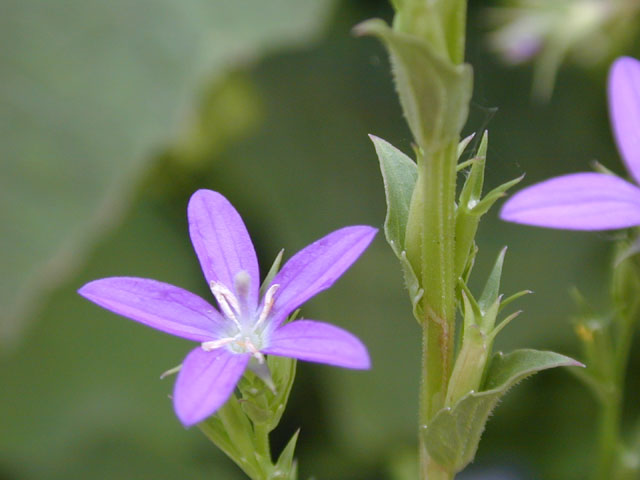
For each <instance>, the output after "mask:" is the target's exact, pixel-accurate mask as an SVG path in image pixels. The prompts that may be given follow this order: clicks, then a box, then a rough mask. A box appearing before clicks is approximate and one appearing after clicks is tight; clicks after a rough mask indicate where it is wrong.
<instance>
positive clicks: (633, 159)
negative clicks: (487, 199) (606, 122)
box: [500, 57, 640, 230]
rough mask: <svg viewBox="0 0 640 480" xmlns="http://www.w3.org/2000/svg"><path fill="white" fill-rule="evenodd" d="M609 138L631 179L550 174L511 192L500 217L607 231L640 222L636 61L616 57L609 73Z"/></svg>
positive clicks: (639, 74)
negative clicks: (611, 130) (615, 145)
mask: <svg viewBox="0 0 640 480" xmlns="http://www.w3.org/2000/svg"><path fill="white" fill-rule="evenodd" d="M608 92H609V111H610V115H611V124H612V128H613V133H614V137H615V140H616V143H617V145H618V150H619V151H620V155H621V156H622V159H623V160H624V163H625V165H626V167H627V170H628V172H629V174H630V175H631V177H632V178H633V180H634V181H635V183H636V184H635V185H634V184H633V183H630V182H627V181H626V180H623V179H621V178H619V177H617V176H614V175H610V174H606V173H575V174H571V175H563V176H561V177H556V178H552V179H550V180H546V181H544V182H541V183H538V184H536V185H532V186H531V187H528V188H525V189H524V190H522V191H520V192H518V193H516V194H515V195H514V196H513V197H511V198H510V199H509V200H508V201H507V202H506V203H505V205H504V206H503V207H502V211H501V212H500V217H501V218H502V219H503V220H507V221H509V222H515V223H524V224H527V225H536V226H539V227H548V228H561V229H568V230H612V229H618V228H627V227H635V226H639V225H640V187H638V185H640V62H639V61H638V60H635V59H633V58H629V57H622V58H619V59H617V60H616V61H615V62H614V64H613V66H612V67H611V71H610V73H609V90H608Z"/></svg>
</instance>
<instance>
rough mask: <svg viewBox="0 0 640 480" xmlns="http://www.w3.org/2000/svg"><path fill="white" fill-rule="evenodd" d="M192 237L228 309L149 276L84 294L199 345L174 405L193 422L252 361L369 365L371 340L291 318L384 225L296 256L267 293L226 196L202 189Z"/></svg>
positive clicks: (96, 285) (326, 240)
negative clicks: (271, 358) (366, 341)
mask: <svg viewBox="0 0 640 480" xmlns="http://www.w3.org/2000/svg"><path fill="white" fill-rule="evenodd" d="M188 217H189V233H190V235H191V242H192V243H193V247H194V249H195V251H196V255H197V256H198V260H199V261H200V265H201V266H202V270H203V272H204V276H205V278H206V280H207V282H209V286H210V288H211V291H212V292H213V295H214V297H215V299H216V301H217V304H218V307H219V310H218V309H216V308H214V307H213V306H211V305H210V304H209V303H208V302H207V301H205V300H203V299H202V298H200V297H199V296H197V295H194V294H193V293H190V292H187V291H186V290H183V289H181V288H178V287H175V286H173V285H169V284H166V283H162V282H158V281H156V280H150V279H146V278H131V277H113V278H104V279H102V280H95V281H93V282H90V283H88V284H86V285H85V286H84V287H82V288H81V289H80V290H79V293H80V295H82V296H84V297H86V298H87V299H89V300H91V301H92V302H95V303H97V304H98V305H100V306H101V307H104V308H106V309H107V310H111V311H112V312H115V313H118V314H120V315H123V316H125V317H128V318H130V319H132V320H135V321H137V322H140V323H143V324H145V325H148V326H150V327H152V328H155V329H157V330H161V331H163V332H166V333H170V334H172V335H176V336H178V337H183V338H186V339H189V340H194V341H196V342H200V345H199V346H198V347H196V348H195V349H194V350H192V351H191V352H190V353H189V354H188V355H187V357H186V358H185V359H184V362H183V363H182V368H181V369H180V373H179V374H178V378H177V380H176V383H175V387H174V394H173V401H174V406H175V411H176V414H177V416H178V418H179V419H180V421H181V422H182V423H183V424H184V425H185V426H190V425H194V424H196V423H198V422H200V421H202V420H204V419H205V418H207V417H208V416H210V415H212V414H213V413H214V412H215V411H216V410H217V409H218V408H220V407H221V406H222V405H223V404H224V403H225V402H226V401H227V399H228V398H229V396H230V395H231V394H232V393H233V390H234V388H235V386H236V384H237V383H238V381H239V380H240V378H241V377H242V375H243V373H244V371H245V369H246V368H247V366H248V364H249V361H250V360H251V359H252V358H254V359H256V360H257V361H258V362H264V354H267V355H280V356H285V357H292V358H297V359H300V360H307V361H311V362H320V363H327V364H330V365H336V366H339V367H345V368H353V369H367V368H369V366H370V361H369V355H368V353H367V349H366V348H365V346H364V345H363V344H362V343H361V342H360V340H358V339H357V338H356V337H355V336H353V335H352V334H350V333H348V332H346V331H344V330H342V329H340V328H338V327H334V326H332V325H329V324H326V323H321V322H316V321H312V320H297V321H294V322H290V323H284V324H283V322H284V321H285V320H286V319H287V317H288V316H289V315H290V314H291V313H292V312H293V311H294V310H295V309H296V308H297V307H298V306H300V305H301V304H302V303H303V302H305V301H307V300H308V299H309V298H311V297H312V296H314V295H315V294H317V293H319V292H320V291H322V290H324V289H326V288H328V287H330V286H331V285H332V284H333V283H334V282H335V281H336V280H337V279H338V278H339V277H340V276H341V275H342V274H343V273H344V272H345V271H346V270H347V269H348V268H349V267H350V266H351V264H352V263H353V262H354V261H355V260H356V259H357V258H358V257H359V256H360V254H362V252H363V251H364V250H365V249H366V248H367V247H368V245H369V243H370V242H371V241H372V240H373V237H374V236H375V234H376V231H377V230H376V229H375V228H372V227H367V226H352V227H345V228H342V229H340V230H337V231H335V232H333V233H330V234H329V235H327V236H325V237H323V238H321V239H320V240H317V241H316V242H314V243H312V244H311V245H309V246H307V247H306V248H304V249H303V250H301V251H300V252H298V253H297V254H296V255H294V256H293V257H292V258H291V259H290V260H289V261H288V262H287V263H286V264H285V265H284V266H283V267H282V269H281V270H280V272H278V273H277V274H276V275H275V277H274V278H273V281H272V282H271V285H270V286H269V287H268V289H267V290H266V292H265V294H264V298H262V299H260V298H259V287H260V276H259V271H258V261H257V258H256V253H255V250H254V248H253V244H252V243H251V239H250V238H249V234H248V233H247V229H246V227H245V225H244V223H243V222H242V219H241V218H240V215H239V214H238V212H237V211H236V210H235V209H234V208H233V206H232V205H231V204H230V203H229V201H228V200H227V199H226V198H224V197H223V196H222V195H220V194H219V193H217V192H213V191H211V190H199V191H197V192H196V193H194V194H193V196H192V197H191V200H190V201H189V207H188Z"/></svg>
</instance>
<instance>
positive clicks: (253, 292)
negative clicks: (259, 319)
mask: <svg viewBox="0 0 640 480" xmlns="http://www.w3.org/2000/svg"><path fill="white" fill-rule="evenodd" d="M187 212H188V217H189V234H190V235H191V243H193V248H194V249H195V251H196V255H197V256H198V260H200V265H201V266H202V271H203V273H204V276H205V278H206V279H207V282H209V283H211V282H212V281H216V282H221V283H223V284H224V285H226V286H227V287H228V288H229V289H231V291H235V288H234V281H233V280H234V277H235V276H236V274H237V273H238V272H240V271H241V270H244V271H246V272H247V273H248V274H249V276H250V277H251V287H250V292H249V302H250V307H251V308H252V309H255V307H256V305H257V302H258V290H259V288H260V272H259V271H258V260H257V258H256V252H255V250H254V249H253V244H252V243H251V238H250V237H249V233H248V232H247V228H246V227H245V225H244V223H243V222H242V218H241V217H240V215H239V214H238V212H237V211H236V209H235V208H233V205H231V203H229V201H228V200H227V199H226V198H224V197H223V196H222V195H220V194H219V193H218V192H214V191H212V190H198V191H197V192H195V193H194V194H193V195H192V196H191V200H189V206H188V208H187ZM236 293H237V292H236Z"/></svg>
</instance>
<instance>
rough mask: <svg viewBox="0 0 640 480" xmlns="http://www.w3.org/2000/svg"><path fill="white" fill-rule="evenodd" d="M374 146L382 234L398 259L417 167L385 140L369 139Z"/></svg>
mask: <svg viewBox="0 0 640 480" xmlns="http://www.w3.org/2000/svg"><path fill="white" fill-rule="evenodd" d="M369 138H371V141H372V142H373V145H374V146H375V149H376V153H377V154H378V160H379V161H380V171H381V172H382V181H383V182H384V193H385V196H386V198H387V216H386V218H385V220H384V233H385V236H386V237H387V242H389V245H391V248H392V249H393V251H394V253H395V254H396V256H397V257H398V258H400V257H401V255H402V252H403V251H404V249H405V247H404V238H405V233H406V230H407V218H408V216H409V205H410V203H411V195H412V194H413V189H414V187H415V185H416V179H417V178H418V167H417V165H416V163H415V162H414V161H413V160H411V159H410V158H409V157H408V156H407V155H405V154H404V153H402V152H401V151H400V150H398V149H397V148H396V147H394V146H393V145H391V144H390V143H389V142H387V141H386V140H383V139H381V138H378V137H376V136H374V135H369Z"/></svg>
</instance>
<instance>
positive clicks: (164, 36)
mask: <svg viewBox="0 0 640 480" xmlns="http://www.w3.org/2000/svg"><path fill="white" fill-rule="evenodd" d="M332 3H333V2H332V1H330V0H320V1H318V0H282V1H278V2H264V1H261V0H247V1H243V2H211V1H208V0H185V1H180V2H176V1H173V0H142V1H137V2H129V1H124V0H114V1H109V2H101V1H96V0H89V1H86V0H68V1H65V2H64V4H63V5H62V4H56V5H49V6H46V5H44V4H42V2H40V1H36V0H9V1H7V2H4V3H3V6H2V13H3V14H2V15H0V32H2V33H1V37H2V46H3V55H1V56H0V71H1V72H2V82H1V83H2V87H0V104H2V106H3V107H2V108H1V109H0V125H1V126H0V158H2V161H0V192H1V193H0V205H2V207H1V208H0V222H1V223H2V225H11V227H10V228H6V229H4V230H3V234H2V235H0V271H2V272H3V276H4V277H5V281H4V282H2V286H1V287H0V304H1V305H2V309H3V311H2V314H1V316H0V340H2V341H5V342H7V341H9V340H12V339H15V338H17V336H18V334H19V333H20V332H21V331H22V327H23V322H21V319H23V318H25V317H26V316H27V315H28V314H29V313H30V312H33V311H34V309H35V308H36V307H37V304H38V302H36V301H35V300H36V299H37V300H40V299H42V298H43V297H44V295H42V292H43V290H44V291H45V292H48V291H50V290H52V289H53V288H54V287H56V286H57V285H58V284H59V282H60V281H61V280H62V279H64V278H65V276H66V275H67V274H68V273H69V272H70V271H72V270H73V269H74V268H77V267H78V266H79V264H80V263H81V261H82V260H83V259H84V257H85V254H86V252H87V250H88V248H87V247H88V244H89V243H91V242H92V241H94V240H95V238H96V235H97V233H99V232H102V231H104V230H105V229H107V228H108V227H110V226H112V225H113V224H114V223H115V222H116V221H117V220H118V219H119V217H120V216H121V214H122V213H123V212H124V211H126V208H127V207H128V205H129V203H130V201H131V198H132V197H133V194H132V187H133V186H134V185H135V183H136V180H137V179H139V178H140V177H141V174H142V173H143V172H144V170H145V168H146V167H147V166H148V165H149V160H150V159H151V158H152V156H153V155H154V154H155V153H156V152H157V151H158V149H159V148H161V147H162V146H163V145H166V144H167V143H168V142H169V141H171V140H174V139H176V138H177V137H178V136H179V135H180V134H181V133H182V132H181V129H182V128H183V127H184V126H188V124H189V123H190V121H191V120H192V118H191V116H190V115H189V114H190V112H192V111H193V110H194V105H195V103H196V101H197V100H198V97H199V93H200V92H199V90H200V89H201V87H203V86H204V84H205V81H206V82H213V81H214V80H220V79H221V78H222V75H223V74H225V73H226V72H228V71H229V70H231V69H236V68H238V67H240V66H242V65H244V64H246V63H247V62H248V61H251V60H253V59H256V58H258V57H259V56H260V54H262V53H263V52H267V51H268V52H272V51H273V49H274V48H276V47H279V46H282V45H292V44H293V43H296V42H298V43H299V42H301V41H303V40H307V39H308V38H310V37H311V36H313V35H315V34H317V32H318V30H319V27H321V26H322V25H323V24H324V20H325V19H326V18H327V15H328V14H329V12H330V10H331V8H330V7H331V4H332ZM234 121H235V120H234ZM240 123H241V124H242V123H243V120H242V119H241V120H240Z"/></svg>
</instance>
